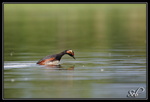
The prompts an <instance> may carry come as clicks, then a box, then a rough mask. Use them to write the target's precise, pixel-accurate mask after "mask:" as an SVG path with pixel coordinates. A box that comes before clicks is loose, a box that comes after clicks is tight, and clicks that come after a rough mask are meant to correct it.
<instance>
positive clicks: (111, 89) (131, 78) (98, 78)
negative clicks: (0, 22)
mask: <svg viewBox="0 0 150 102" xmlns="http://www.w3.org/2000/svg"><path fill="white" fill-rule="evenodd" d="M66 49H72V50H73V51H74V52H75V57H76V60H73V59H71V58H70V57H69V56H63V58H62V60H61V62H60V63H61V65H60V66H43V65H37V64H36V62H37V61H38V60H39V59H40V58H43V57H44V56H46V55H52V54H56V53H59V52H61V51H63V50H66ZM3 72H4V74H3V78H4V79H3V81H4V89H3V94H4V96H3V97H4V98H127V97H126V96H127V94H128V91H129V90H132V89H133V90H136V89H138V88H139V87H144V88H145V90H147V87H146V5H145V4H108V5H107V4H6V5H4V69H3ZM145 97H146V91H145V92H143V93H141V94H139V96H137V97H136V98H145Z"/></svg>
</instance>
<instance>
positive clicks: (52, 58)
mask: <svg viewBox="0 0 150 102" xmlns="http://www.w3.org/2000/svg"><path fill="white" fill-rule="evenodd" d="M55 57H56V55H48V56H45V57H44V58H42V59H40V60H39V61H38V62H37V64H40V63H43V62H47V61H49V62H52V61H54V60H55Z"/></svg>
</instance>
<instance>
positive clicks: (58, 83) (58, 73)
mask: <svg viewBox="0 0 150 102" xmlns="http://www.w3.org/2000/svg"><path fill="white" fill-rule="evenodd" d="M109 51H111V53H105V52H104V51H102V52H77V51H76V52H77V54H76V60H74V59H72V58H71V57H69V56H67V55H66V56H64V57H63V58H62V61H61V67H51V66H40V65H36V62H37V61H5V63H4V82H5V83H4V89H5V91H4V97H5V98H127V97H126V96H127V94H128V91H129V90H131V89H137V88H139V87H144V88H146V63H145V62H146V59H145V56H143V55H132V54H129V53H128V52H129V51H128V49H124V50H120V49H115V50H114V49H109ZM132 51H134V52H137V53H140V52H143V50H142V49H139V50H133V49H132ZM118 52H124V53H125V54H120V53H118ZM116 53H118V54H116ZM26 57H28V58H29V57H30V56H26ZM145 97H146V92H144V93H142V94H140V95H139V96H138V97H137V98H145Z"/></svg>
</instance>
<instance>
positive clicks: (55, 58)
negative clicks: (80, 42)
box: [36, 50, 75, 65]
mask: <svg viewBox="0 0 150 102" xmlns="http://www.w3.org/2000/svg"><path fill="white" fill-rule="evenodd" d="M65 54H68V55H69V56H71V57H73V58H74V59H75V57H74V52H73V51H72V50H64V51H62V52H60V53H58V54H54V55H48V56H46V57H44V58H42V59H40V60H39V61H38V62H37V63H36V64H39V65H60V64H59V62H60V60H61V58H62V56H63V55H65Z"/></svg>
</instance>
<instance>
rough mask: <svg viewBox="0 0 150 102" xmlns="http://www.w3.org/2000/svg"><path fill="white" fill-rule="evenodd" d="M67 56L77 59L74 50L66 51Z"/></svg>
mask: <svg viewBox="0 0 150 102" xmlns="http://www.w3.org/2000/svg"><path fill="white" fill-rule="evenodd" d="M66 54H68V55H70V56H71V57H73V58H74V59H75V57H74V52H73V51H72V50H66Z"/></svg>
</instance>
